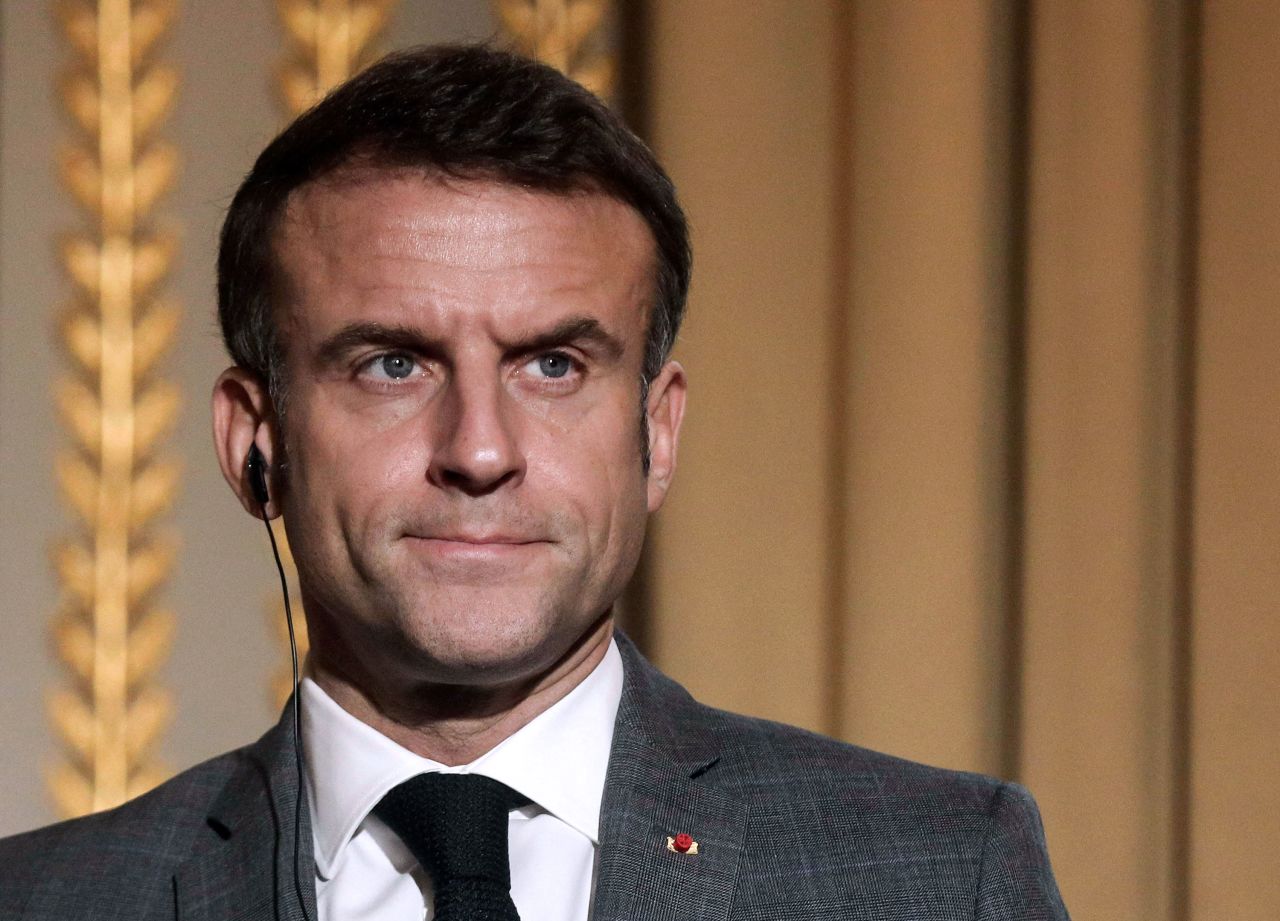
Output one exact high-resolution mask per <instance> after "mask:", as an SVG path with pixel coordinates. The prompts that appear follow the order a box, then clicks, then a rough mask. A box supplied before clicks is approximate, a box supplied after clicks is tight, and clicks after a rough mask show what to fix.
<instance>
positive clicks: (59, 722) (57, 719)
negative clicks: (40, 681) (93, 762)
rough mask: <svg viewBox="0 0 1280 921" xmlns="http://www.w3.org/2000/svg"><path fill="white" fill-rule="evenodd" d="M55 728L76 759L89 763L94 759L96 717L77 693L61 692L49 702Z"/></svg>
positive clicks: (55, 694)
mask: <svg viewBox="0 0 1280 921" xmlns="http://www.w3.org/2000/svg"><path fill="white" fill-rule="evenodd" d="M49 712H50V713H51V714H52V716H53V725H54V728H55V729H57V730H58V734H59V735H60V736H62V740H63V741H64V742H66V743H67V745H68V746H69V747H70V748H71V750H72V751H73V752H75V754H76V757H78V758H80V759H81V760H84V761H88V760H89V759H90V758H92V757H93V746H94V735H95V732H94V724H95V720H94V716H93V711H92V710H90V709H89V708H88V707H87V706H85V703H84V701H83V700H82V699H81V698H80V695H79V694H77V693H76V692H75V691H71V690H61V691H57V692H55V693H54V694H53V696H52V697H51V698H50V700H49Z"/></svg>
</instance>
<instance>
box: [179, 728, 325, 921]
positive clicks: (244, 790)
mask: <svg viewBox="0 0 1280 921" xmlns="http://www.w3.org/2000/svg"><path fill="white" fill-rule="evenodd" d="M298 795H299V791H298V778H297V767H296V764H295V762H294V747H293V722H292V715H291V711H290V709H289V707H288V706H286V708H285V716H284V717H283V718H282V719H281V721H280V722H279V723H278V724H277V725H276V726H275V727H274V728H273V729H272V730H271V731H270V732H268V733H267V734H266V735H264V736H263V737H262V738H261V739H260V740H259V741H258V742H257V743H256V744H254V745H253V746H251V747H250V748H248V749H245V750H244V752H243V754H242V756H241V762H240V765H239V766H238V768H237V769H236V771H235V773H234V774H233V775H232V776H231V779H230V780H229V781H228V782H227V785H226V786H225V787H224V788H223V791H222V793H221V795H220V796H219V797H218V799H217V800H216V801H215V802H214V804H213V807H212V808H211V809H210V810H209V815H208V819H207V825H208V832H207V834H206V835H205V837H204V838H203V840H202V841H201V842H200V844H199V845H198V846H197V848H196V849H195V851H194V852H193V853H192V855H191V857H189V858H188V859H187V860H186V861H184V862H183V864H182V866H181V867H179V869H178V872H177V873H176V874H175V875H174V890H175V896H176V901H177V905H178V917H179V918H180V919H182V921H215V919H216V921H266V919H272V921H303V914H302V910H301V908H300V907H299V904H298V893H297V891H296V889H297V888H298V887H296V886H295V879H298V880H300V882H301V887H300V888H301V890H302V897H303V898H304V899H305V900H306V903H307V917H309V918H310V919H312V921H314V919H315V918H316V917H317V915H316V905H315V860H314V857H313V856H312V844H311V819H310V815H309V813H308V810H307V808H306V801H305V798H304V800H303V803H302V812H301V815H300V816H299V819H300V837H299V839H298V840H299V842H300V844H301V847H300V849H299V851H298V858H299V860H298V863H299V870H300V871H301V872H300V875H299V874H298V873H295V870H294V854H295V852H294V844H293V842H294V821H295V818H294V806H295V803H296V802H297V797H298Z"/></svg>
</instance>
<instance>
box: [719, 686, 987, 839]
mask: <svg viewBox="0 0 1280 921" xmlns="http://www.w3.org/2000/svg"><path fill="white" fill-rule="evenodd" d="M703 709H704V712H705V714H706V718H707V720H708V723H709V724H710V725H712V726H713V727H715V729H714V731H715V733H716V735H717V736H718V737H719V739H720V742H721V745H722V748H721V750H722V751H723V752H724V753H725V757H726V759H727V761H728V763H726V765H725V767H726V768H727V773H729V774H730V775H731V776H732V777H733V778H734V780H735V782H736V783H737V784H738V785H739V786H740V789H741V791H742V793H743V794H744V795H745V796H746V797H747V799H748V800H760V799H764V800H768V799H771V798H772V797H773V796H775V795H776V794H777V793H778V786H779V784H780V783H781V784H784V785H785V786H786V788H787V789H788V790H789V791H790V794H791V796H792V798H793V799H794V798H795V797H801V798H806V799H814V800H822V799H824V798H832V797H834V798H835V799H837V800H844V799H852V800H856V801H857V803H858V805H859V807H860V808H862V809H864V810H865V809H867V808H868V807H876V806H881V807H883V808H885V809H887V810H889V811H891V812H893V813H895V814H902V813H903V812H904V810H905V813H906V814H907V815H910V814H912V813H915V812H918V811H923V812H928V813H930V814H936V813H937V812H938V811H939V810H942V811H946V812H956V811H970V810H973V811H977V812H980V813H982V814H984V815H985V814H986V813H987V812H988V811H989V810H990V808H991V804H992V800H993V798H994V797H995V796H996V794H997V792H998V791H999V790H1000V788H1001V787H1003V786H1005V784H1004V782H1002V781H1000V780H998V779H996V778H994V777H988V776H986V775H984V774H976V773H972V772H969V771H956V770H949V769H946V768H940V767H933V766H930V765H927V764H921V763H918V762H915V761H910V760H907V759H905V758H899V757H896V756H894V755H887V754H884V753H882V752H878V751H873V750H871V749H868V748H863V747H861V746H858V745H853V744H850V743H847V742H841V741H839V740H837V739H833V738H830V737H828V736H824V735H820V734H818V733H816V732H810V731H808V730H805V729H800V728H799V727H796V726H788V725H785V724H783V723H775V722H772V721H770V720H763V719H757V718H754V717H747V716H742V715H739V714H736V713H727V712H725V711H721V710H715V709H712V708H709V707H707V708H703Z"/></svg>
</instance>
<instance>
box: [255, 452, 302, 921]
mask: <svg viewBox="0 0 1280 921" xmlns="http://www.w3.org/2000/svg"><path fill="white" fill-rule="evenodd" d="M244 471H245V473H246V474H247V475H248V477H249V491H250V492H252V493H253V498H254V501H256V502H257V503H258V505H259V507H260V508H261V509H262V523H263V524H265V525H266V526H267V539H268V540H269V541H271V556H272V557H273V558H274V559H275V563H276V572H278V573H279V574H280V594H281V596H282V597H283V598H284V619H285V623H286V624H287V625H288V627H289V660H290V664H291V665H292V666H293V696H292V698H291V700H292V704H291V706H292V709H293V754H294V759H295V760H294V763H295V765H296V767H297V772H298V797H297V799H296V800H294V804H293V886H294V891H295V892H296V893H297V895H298V906H299V907H300V908H301V909H302V917H303V921H311V913H310V912H309V911H308V910H307V900H306V899H305V898H304V897H303V895H302V856H301V855H302V851H301V844H300V842H301V840H302V797H303V785H304V779H305V775H304V773H303V766H302V717H301V715H300V713H299V710H298V698H299V696H300V691H299V688H298V641H297V638H296V636H295V634H294V630H293V606H292V605H290V604H289V581H288V579H287V578H285V574H284V564H283V563H281V562H280V548H279V547H278V546H276V532H275V531H274V530H272V528H271V521H270V519H268V518H267V503H268V502H269V501H271V493H270V492H269V491H268V490H267V459H266V458H265V457H263V456H262V452H261V451H259V450H258V445H257V443H256V442H255V443H251V444H250V445H249V453H247V454H246V455H245V456H244Z"/></svg>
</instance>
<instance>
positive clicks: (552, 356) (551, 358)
mask: <svg viewBox="0 0 1280 921" xmlns="http://www.w3.org/2000/svg"><path fill="white" fill-rule="evenodd" d="M571 368H572V366H571V365H570V363H569V358H568V356H566V355H562V354H561V353H559V352H549V353H547V354H546V355H543V356H541V357H540V358H539V359H538V370H539V371H541V372H542V374H543V375H544V376H546V377H564V376H565V375H566V374H568V373H569V371H570V370H571Z"/></svg>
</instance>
